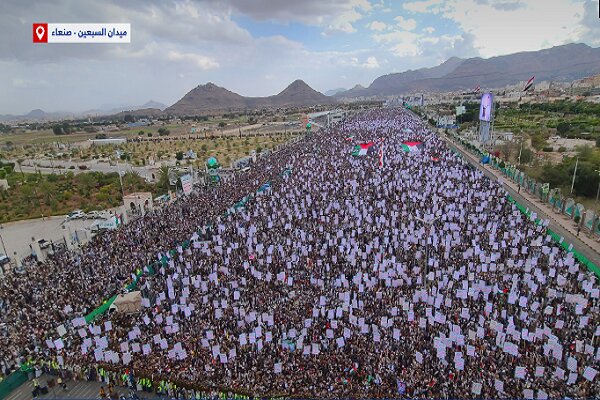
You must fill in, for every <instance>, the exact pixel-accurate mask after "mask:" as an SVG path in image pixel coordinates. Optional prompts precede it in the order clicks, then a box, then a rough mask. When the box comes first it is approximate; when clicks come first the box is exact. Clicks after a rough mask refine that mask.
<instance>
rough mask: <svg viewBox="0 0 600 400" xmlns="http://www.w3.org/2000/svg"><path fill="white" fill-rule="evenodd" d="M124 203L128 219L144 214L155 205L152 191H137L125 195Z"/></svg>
mask: <svg viewBox="0 0 600 400" xmlns="http://www.w3.org/2000/svg"><path fill="white" fill-rule="evenodd" d="M123 204H125V210H126V213H125V215H126V217H127V221H129V220H131V219H134V218H137V217H142V216H144V215H145V214H146V212H147V211H149V210H151V209H152V208H153V206H154V205H153V202H152V193H150V192H136V193H130V194H128V195H125V196H124V197H123Z"/></svg>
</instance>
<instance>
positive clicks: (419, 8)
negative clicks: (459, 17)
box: [402, 0, 444, 14]
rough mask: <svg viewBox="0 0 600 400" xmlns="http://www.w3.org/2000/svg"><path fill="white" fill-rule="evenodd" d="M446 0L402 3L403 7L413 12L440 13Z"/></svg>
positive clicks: (420, 0) (421, 0) (422, 0)
mask: <svg viewBox="0 0 600 400" xmlns="http://www.w3.org/2000/svg"><path fill="white" fill-rule="evenodd" d="M443 4H444V0H419V1H409V2H407V3H403V4H402V8H404V9H405V10H406V11H410V12H413V13H432V14H439V13H441V12H442V11H443V8H442V6H443Z"/></svg>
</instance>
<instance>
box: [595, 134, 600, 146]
mask: <svg viewBox="0 0 600 400" xmlns="http://www.w3.org/2000/svg"><path fill="white" fill-rule="evenodd" d="M596 147H600V135H598V136H597V137H596Z"/></svg>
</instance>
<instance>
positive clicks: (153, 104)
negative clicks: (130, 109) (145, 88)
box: [137, 100, 167, 110]
mask: <svg viewBox="0 0 600 400" xmlns="http://www.w3.org/2000/svg"><path fill="white" fill-rule="evenodd" d="M148 108H157V109H159V110H164V109H165V108H167V106H166V104H163V103H159V102H158V101H154V100H150V101H148V102H146V103H144V104H143V105H141V106H139V107H138V108H137V109H138V110H145V109H148Z"/></svg>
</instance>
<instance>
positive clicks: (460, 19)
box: [444, 0, 584, 57]
mask: <svg viewBox="0 0 600 400" xmlns="http://www.w3.org/2000/svg"><path fill="white" fill-rule="evenodd" d="M504 3H506V4H513V3H514V2H510V3H508V2H504ZM504 3H503V4H504ZM494 4H495V6H494ZM506 4H505V6H503V7H498V4H497V3H493V2H490V3H489V4H488V3H487V2H484V1H482V0H448V1H447V3H446V5H445V6H446V9H445V10H444V17H445V18H449V19H451V20H452V21H454V22H455V23H456V24H457V25H458V26H459V28H460V29H461V30H462V31H463V32H465V33H469V34H472V35H473V36H474V45H475V47H476V48H478V49H479V51H480V53H481V55H482V56H484V57H491V56H496V55H501V54H509V53H514V52H518V51H527V50H539V49H540V48H546V47H552V46H556V45H561V44H565V43H571V42H576V41H578V40H579V39H580V37H581V32H580V29H579V23H580V21H581V16H582V15H583V13H584V9H583V3H581V2H579V1H570V0H564V1H553V2H552V5H551V6H550V5H549V4H548V2H547V1H540V0H527V1H522V2H520V3H519V4H518V7H515V6H514V5H513V6H506Z"/></svg>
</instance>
